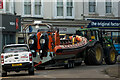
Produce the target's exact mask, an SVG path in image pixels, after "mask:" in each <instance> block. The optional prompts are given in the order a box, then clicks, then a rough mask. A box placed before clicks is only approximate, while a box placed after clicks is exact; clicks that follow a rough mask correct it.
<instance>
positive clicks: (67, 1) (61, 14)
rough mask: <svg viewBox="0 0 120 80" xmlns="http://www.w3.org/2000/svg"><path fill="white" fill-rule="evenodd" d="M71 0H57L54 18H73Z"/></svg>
mask: <svg viewBox="0 0 120 80" xmlns="http://www.w3.org/2000/svg"><path fill="white" fill-rule="evenodd" d="M73 4H74V3H73V0H57V7H56V10H55V11H56V17H57V18H73V15H74V14H73V9H74V5H73Z"/></svg>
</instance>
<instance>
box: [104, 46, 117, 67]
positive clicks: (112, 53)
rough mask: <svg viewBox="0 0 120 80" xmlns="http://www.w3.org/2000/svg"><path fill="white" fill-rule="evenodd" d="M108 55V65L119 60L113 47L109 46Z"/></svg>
mask: <svg viewBox="0 0 120 80" xmlns="http://www.w3.org/2000/svg"><path fill="white" fill-rule="evenodd" d="M105 54H107V55H106V57H105V62H106V64H108V65H112V64H115V63H116V61H117V56H116V52H115V49H113V48H107V49H106V51H105Z"/></svg>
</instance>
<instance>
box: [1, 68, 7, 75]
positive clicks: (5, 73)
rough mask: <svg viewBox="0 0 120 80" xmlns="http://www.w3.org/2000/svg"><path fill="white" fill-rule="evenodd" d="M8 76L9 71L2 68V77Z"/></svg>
mask: <svg viewBox="0 0 120 80" xmlns="http://www.w3.org/2000/svg"><path fill="white" fill-rule="evenodd" d="M6 76H7V71H5V70H3V69H2V77H6Z"/></svg>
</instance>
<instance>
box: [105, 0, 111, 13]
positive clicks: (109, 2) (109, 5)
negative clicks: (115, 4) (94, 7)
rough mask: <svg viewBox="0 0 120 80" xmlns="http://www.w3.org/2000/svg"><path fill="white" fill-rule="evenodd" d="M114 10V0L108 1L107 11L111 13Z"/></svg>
mask: <svg viewBox="0 0 120 80" xmlns="http://www.w3.org/2000/svg"><path fill="white" fill-rule="evenodd" d="M111 12H112V2H111V0H109V1H108V0H107V1H106V13H111Z"/></svg>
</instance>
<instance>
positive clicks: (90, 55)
mask: <svg viewBox="0 0 120 80" xmlns="http://www.w3.org/2000/svg"><path fill="white" fill-rule="evenodd" d="M76 34H77V35H80V36H84V37H86V38H87V39H88V41H89V42H88V47H87V49H86V53H85V57H84V58H85V59H84V62H85V64H86V65H101V64H102V63H103V60H105V62H106V64H108V65H112V64H115V63H116V60H117V55H118V53H117V51H116V50H115V47H114V45H113V43H112V41H111V39H110V38H109V37H108V35H107V34H106V32H105V31H104V30H100V29H97V28H86V29H79V30H77V31H76Z"/></svg>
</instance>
